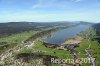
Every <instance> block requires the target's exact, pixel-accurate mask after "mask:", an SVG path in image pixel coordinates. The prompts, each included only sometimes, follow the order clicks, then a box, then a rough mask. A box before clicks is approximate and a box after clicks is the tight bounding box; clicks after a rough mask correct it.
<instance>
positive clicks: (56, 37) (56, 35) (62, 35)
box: [44, 25, 90, 44]
mask: <svg viewBox="0 0 100 66" xmlns="http://www.w3.org/2000/svg"><path fill="white" fill-rule="evenodd" d="M89 27H90V25H77V26H74V27H69V28H65V29H61V30H58V31H55V32H53V33H51V35H49V36H47V38H46V39H45V40H44V41H45V42H47V43H51V44H62V43H63V42H64V41H65V40H66V39H68V38H75V37H76V36H77V34H79V33H80V32H82V31H85V30H86V29H88V28H89Z"/></svg>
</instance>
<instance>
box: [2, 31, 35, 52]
mask: <svg viewBox="0 0 100 66" xmlns="http://www.w3.org/2000/svg"><path fill="white" fill-rule="evenodd" d="M35 33H37V31H29V32H22V33H18V34H14V35H11V36H8V37H4V38H0V43H2V42H6V44H0V49H1V51H2V50H3V49H5V50H6V49H7V48H11V47H14V46H16V45H17V44H20V43H22V41H25V40H27V39H28V38H29V37H31V36H32V35H34V34H35ZM6 45H7V48H5V46H6Z"/></svg>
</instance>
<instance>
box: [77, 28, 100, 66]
mask: <svg viewBox="0 0 100 66" xmlns="http://www.w3.org/2000/svg"><path fill="white" fill-rule="evenodd" d="M90 34H91V36H93V37H95V35H96V32H95V30H94V29H92V30H91V31H90ZM83 36H84V37H86V36H85V35H83ZM88 37H89V36H88ZM90 43H91V46H90V53H91V54H92V56H93V57H95V58H96V62H99V61H100V54H99V52H100V44H99V43H98V42H97V41H96V40H94V41H93V40H90V42H89V41H88V38H85V39H84V40H83V42H82V43H81V44H80V47H78V48H76V50H77V51H78V52H80V57H81V58H86V57H87V56H86V55H83V54H85V49H86V48H88V46H89V44H90ZM99 64H100V63H96V66H99ZM84 66H90V64H84Z"/></svg>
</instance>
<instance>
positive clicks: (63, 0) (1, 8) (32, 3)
mask: <svg viewBox="0 0 100 66" xmlns="http://www.w3.org/2000/svg"><path fill="white" fill-rule="evenodd" d="M19 21H28V22H55V21H88V22H100V0H0V22H19Z"/></svg>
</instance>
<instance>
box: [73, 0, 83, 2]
mask: <svg viewBox="0 0 100 66" xmlns="http://www.w3.org/2000/svg"><path fill="white" fill-rule="evenodd" d="M74 1H75V2H81V1H83V0H74Z"/></svg>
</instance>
